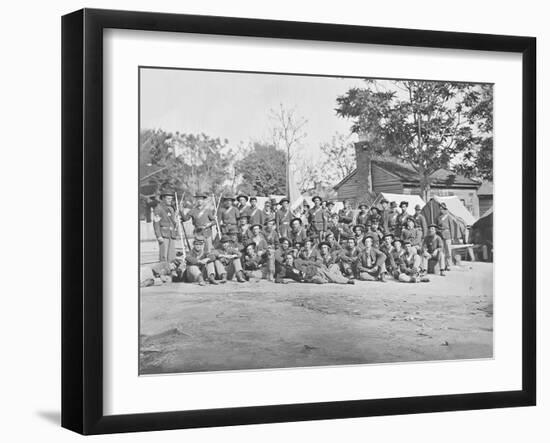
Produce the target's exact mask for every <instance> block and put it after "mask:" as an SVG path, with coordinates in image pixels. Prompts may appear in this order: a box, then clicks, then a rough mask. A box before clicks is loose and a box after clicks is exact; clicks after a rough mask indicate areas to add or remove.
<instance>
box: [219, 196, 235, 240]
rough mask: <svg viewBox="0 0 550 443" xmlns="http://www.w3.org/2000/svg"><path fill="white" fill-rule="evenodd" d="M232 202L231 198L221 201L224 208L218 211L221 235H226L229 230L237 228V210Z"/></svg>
mask: <svg viewBox="0 0 550 443" xmlns="http://www.w3.org/2000/svg"><path fill="white" fill-rule="evenodd" d="M234 201H235V199H234V198H233V197H225V198H224V200H223V204H224V207H223V208H220V210H219V214H218V219H219V221H220V229H221V231H222V234H227V232H228V231H229V230H230V229H231V228H235V229H236V228H237V218H238V217H239V210H238V209H237V208H236V207H235V206H234V205H233V202H234Z"/></svg>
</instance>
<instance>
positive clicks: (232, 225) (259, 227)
mask: <svg viewBox="0 0 550 443" xmlns="http://www.w3.org/2000/svg"><path fill="white" fill-rule="evenodd" d="M207 200H208V197H207V196H206V195H204V194H197V195H195V202H196V203H195V205H194V207H192V208H180V207H179V205H178V202H177V199H176V198H175V196H174V193H173V192H172V191H171V190H166V191H164V192H162V194H161V201H160V203H159V204H158V205H157V206H156V207H155V209H154V217H153V226H154V231H155V235H156V237H157V240H158V243H159V263H158V264H156V265H154V266H152V267H149V268H147V269H145V270H143V269H142V276H141V280H142V285H143V286H148V285H151V284H154V283H155V281H156V280H158V279H160V280H161V281H167V280H170V279H171V280H172V281H185V282H196V283H198V284H199V285H205V284H207V283H209V284H213V285H217V284H220V283H222V284H223V283H225V282H226V281H228V280H233V279H236V280H237V281H238V282H243V283H244V282H247V281H249V280H250V279H251V278H265V279H267V280H270V281H275V282H277V283H285V282H286V281H287V280H286V279H292V280H295V281H298V282H302V283H318V284H321V283H341V284H354V283H355V281H356V280H367V281H368V280H371V281H372V280H377V281H382V282H384V281H386V279H387V278H388V277H391V278H394V279H395V280H397V281H400V282H410V283H417V282H427V281H429V279H428V277H427V276H426V274H427V273H428V269H439V273H440V275H442V276H444V275H445V271H447V270H449V268H450V263H451V254H450V245H451V217H450V215H449V213H448V210H447V207H446V205H445V204H444V203H441V205H440V209H441V213H440V215H439V217H438V219H437V221H436V223H435V224H428V223H427V222H426V218H425V217H424V216H423V215H422V212H421V210H422V208H421V207H420V206H419V205H417V206H416V207H415V208H414V210H415V212H414V215H409V213H408V212H407V209H408V202H406V201H402V202H401V203H400V204H399V210H398V205H397V203H396V202H388V201H387V200H385V199H383V200H381V202H380V207H377V206H372V207H370V208H369V206H368V205H366V204H361V205H359V208H358V209H359V211H358V213H356V211H354V210H353V209H352V208H351V205H350V203H349V202H347V201H345V202H344V206H343V208H342V209H340V210H339V211H338V212H336V211H334V203H333V202H330V201H323V199H322V198H321V197H320V196H315V197H313V199H312V201H313V206H312V207H309V205H308V204H307V203H306V202H304V203H303V204H302V205H301V206H300V208H299V209H298V210H297V211H293V210H292V209H291V208H290V202H289V199H288V198H282V199H281V200H279V201H277V200H274V199H272V200H268V201H266V202H265V204H264V206H263V208H259V207H258V200H257V198H256V197H253V196H252V197H249V196H247V195H244V194H241V195H238V196H237V197H233V196H227V197H224V198H223V200H222V203H221V204H220V205H219V206H220V207H219V208H218V210H217V211H215V210H214V209H212V208H211V207H209V205H208V204H207ZM189 220H190V221H191V222H192V224H193V226H194V237H193V239H192V242H189V241H188V245H189V248H188V249H189V250H188V251H186V248H185V247H184V248H183V249H184V250H183V253H179V254H180V255H177V254H176V243H177V242H178V241H181V240H182V238H181V237H182V235H184V234H185V233H184V231H183V228H182V225H181V223H182V222H185V221H189ZM214 227H216V232H218V233H219V234H220V235H217V236H216V240H215V241H214V238H213V228H214ZM430 264H432V266H430Z"/></svg>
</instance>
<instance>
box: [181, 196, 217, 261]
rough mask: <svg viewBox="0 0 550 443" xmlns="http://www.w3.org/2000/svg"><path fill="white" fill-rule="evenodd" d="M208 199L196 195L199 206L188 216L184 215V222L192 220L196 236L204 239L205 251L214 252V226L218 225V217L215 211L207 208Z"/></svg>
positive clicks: (188, 213) (190, 211)
mask: <svg viewBox="0 0 550 443" xmlns="http://www.w3.org/2000/svg"><path fill="white" fill-rule="evenodd" d="M206 199H207V197H206V195H204V194H197V195H195V200H196V202H197V205H196V207H195V208H193V209H191V210H189V212H187V214H183V213H182V221H184V222H185V221H187V220H191V222H192V223H193V227H194V228H195V235H200V236H203V237H204V239H205V246H204V249H205V251H206V252H209V251H211V250H212V226H214V225H215V224H216V217H215V216H214V211H213V210H212V209H209V208H207V207H206Z"/></svg>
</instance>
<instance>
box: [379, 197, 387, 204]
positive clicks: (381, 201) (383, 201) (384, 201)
mask: <svg viewBox="0 0 550 443" xmlns="http://www.w3.org/2000/svg"><path fill="white" fill-rule="evenodd" d="M382 203H388V200H386V199H385V198H383V199H382V200H380V204H382Z"/></svg>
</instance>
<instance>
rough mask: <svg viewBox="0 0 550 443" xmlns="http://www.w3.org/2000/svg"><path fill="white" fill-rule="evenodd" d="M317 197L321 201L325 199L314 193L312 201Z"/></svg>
mask: <svg viewBox="0 0 550 443" xmlns="http://www.w3.org/2000/svg"><path fill="white" fill-rule="evenodd" d="M315 199H318V200H319V201H320V202H322V201H323V199H322V198H321V197H320V196H318V195H314V196H313V198H312V199H311V201H312V202H315Z"/></svg>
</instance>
